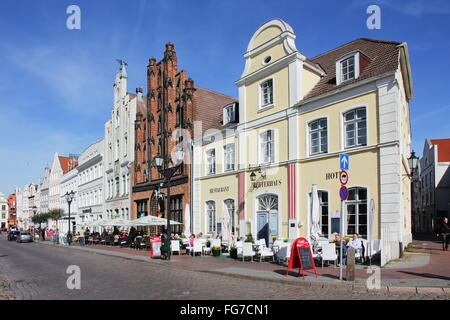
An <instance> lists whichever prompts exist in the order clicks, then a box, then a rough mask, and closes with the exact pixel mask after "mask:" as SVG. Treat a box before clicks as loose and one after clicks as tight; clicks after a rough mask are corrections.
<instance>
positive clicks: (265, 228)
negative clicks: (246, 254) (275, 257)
mask: <svg viewBox="0 0 450 320" xmlns="http://www.w3.org/2000/svg"><path fill="white" fill-rule="evenodd" d="M257 219H258V222H257V228H258V229H257V230H258V234H257V236H256V239H257V240H259V239H264V240H266V245H267V244H268V243H269V221H268V219H267V212H258V216H257Z"/></svg>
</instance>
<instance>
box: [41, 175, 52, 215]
mask: <svg viewBox="0 0 450 320" xmlns="http://www.w3.org/2000/svg"><path fill="white" fill-rule="evenodd" d="M49 179H50V168H48V167H46V168H45V169H44V177H43V178H42V181H41V184H40V212H41V213H47V212H48V200H49Z"/></svg>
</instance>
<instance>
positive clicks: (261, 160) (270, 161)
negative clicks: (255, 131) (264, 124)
mask: <svg viewBox="0 0 450 320" xmlns="http://www.w3.org/2000/svg"><path fill="white" fill-rule="evenodd" d="M269 131H271V132H272V140H271V141H272V157H271V159H270V160H269V161H264V155H263V151H264V147H263V143H264V141H263V135H264V134H266V133H267V132H269ZM275 141H276V139H275V130H274V129H266V130H264V131H263V132H261V133H259V143H258V147H259V152H258V153H259V163H261V164H269V163H275V161H276V157H275V154H276V153H275Z"/></svg>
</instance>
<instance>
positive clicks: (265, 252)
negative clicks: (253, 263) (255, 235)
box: [257, 239, 273, 262]
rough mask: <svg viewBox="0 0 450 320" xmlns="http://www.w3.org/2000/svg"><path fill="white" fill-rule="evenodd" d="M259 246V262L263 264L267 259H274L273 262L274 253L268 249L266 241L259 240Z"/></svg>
mask: <svg viewBox="0 0 450 320" xmlns="http://www.w3.org/2000/svg"><path fill="white" fill-rule="evenodd" d="M257 244H258V256H259V262H261V260H262V259H264V258H265V257H272V261H273V251H272V250H271V249H270V248H267V247H266V240H264V239H259V240H257Z"/></svg>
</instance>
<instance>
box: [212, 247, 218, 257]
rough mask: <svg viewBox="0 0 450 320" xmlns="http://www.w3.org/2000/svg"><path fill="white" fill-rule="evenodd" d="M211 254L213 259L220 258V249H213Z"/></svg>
mask: <svg viewBox="0 0 450 320" xmlns="http://www.w3.org/2000/svg"><path fill="white" fill-rule="evenodd" d="M211 253H212V255H213V257H218V256H220V249H218V250H217V249H212V250H211Z"/></svg>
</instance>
